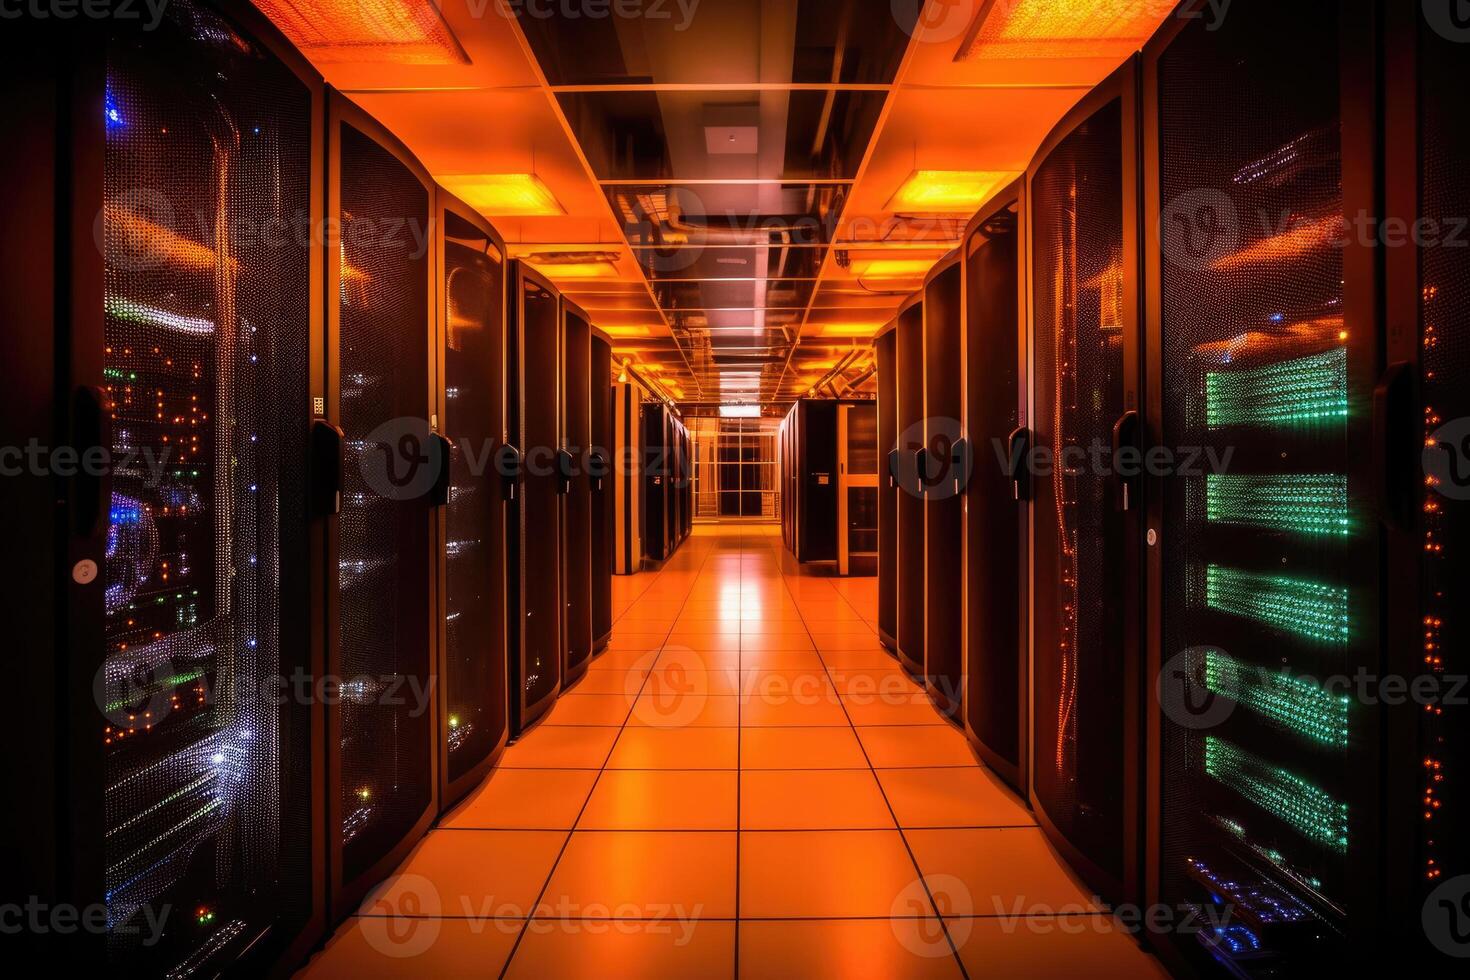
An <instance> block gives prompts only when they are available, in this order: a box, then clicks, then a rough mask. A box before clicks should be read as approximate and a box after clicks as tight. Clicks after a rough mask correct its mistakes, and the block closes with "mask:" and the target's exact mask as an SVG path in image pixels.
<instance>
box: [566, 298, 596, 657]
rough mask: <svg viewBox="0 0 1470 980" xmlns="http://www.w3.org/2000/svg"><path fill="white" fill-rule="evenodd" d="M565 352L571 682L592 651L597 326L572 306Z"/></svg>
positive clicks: (567, 577)
mask: <svg viewBox="0 0 1470 980" xmlns="http://www.w3.org/2000/svg"><path fill="white" fill-rule="evenodd" d="M565 324H566V334H565V338H564V342H565V345H566V347H565V351H564V355H563V367H562V377H563V391H564V392H565V395H564V403H563V404H564V409H565V412H566V428H565V432H564V440H565V441H564V447H565V449H566V451H567V453H568V454H569V455H570V458H571V460H572V469H571V472H570V474H568V475H567V478H566V481H567V487H566V490H567V492H566V493H565V494H564V495H563V496H564V497H565V507H566V572H565V579H566V596H565V598H564V603H565V606H566V629H567V636H566V642H565V644H564V646H565V649H566V666H565V672H566V678H565V680H566V682H567V683H570V682H571V681H572V680H573V679H574V678H575V677H577V676H579V675H580V674H581V673H582V672H583V671H585V670H586V669H587V661H588V660H589V659H590V658H591V657H592V507H593V498H592V478H591V476H589V474H588V472H587V461H588V454H589V447H590V446H591V445H592V388H591V384H590V382H589V381H588V373H589V372H590V371H591V369H592V327H591V325H590V324H589V323H588V322H587V318H586V317H585V316H583V315H582V314H580V313H578V312H576V311H574V310H572V309H570V308H568V309H567V310H566V315H565Z"/></svg>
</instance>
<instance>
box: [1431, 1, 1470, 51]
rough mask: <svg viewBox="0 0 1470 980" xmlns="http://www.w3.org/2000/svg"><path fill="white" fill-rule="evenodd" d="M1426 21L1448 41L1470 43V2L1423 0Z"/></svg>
mask: <svg viewBox="0 0 1470 980" xmlns="http://www.w3.org/2000/svg"><path fill="white" fill-rule="evenodd" d="M1423 4H1424V19H1425V20H1426V21H1428V22H1429V26H1430V27H1432V28H1433V29H1434V33H1436V34H1438V35H1439V36H1440V37H1442V38H1444V39H1445V40H1446V41H1454V42H1455V43H1457V44H1465V43H1470V0H1423Z"/></svg>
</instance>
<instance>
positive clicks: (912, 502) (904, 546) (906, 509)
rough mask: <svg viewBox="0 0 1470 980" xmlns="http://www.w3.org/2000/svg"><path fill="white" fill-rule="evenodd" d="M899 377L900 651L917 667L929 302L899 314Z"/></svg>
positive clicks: (921, 632)
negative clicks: (920, 465) (919, 459)
mask: <svg viewBox="0 0 1470 980" xmlns="http://www.w3.org/2000/svg"><path fill="white" fill-rule="evenodd" d="M897 334H898V340H897V342H896V356H895V358H894V360H895V364H896V375H897V379H898V456H899V473H900V474H901V479H900V480H899V488H898V492H897V497H898V652H899V656H901V657H902V658H903V659H904V661H905V662H906V663H907V665H908V666H909V667H910V668H911V669H913V670H916V671H917V670H922V669H923V666H924V498H923V496H922V495H921V493H920V488H919V482H918V471H917V469H916V468H915V466H916V464H915V462H914V454H915V453H916V452H918V451H919V450H921V449H923V448H924V427H923V420H924V306H923V304H922V303H920V304H916V305H915V306H913V307H911V308H910V309H908V310H906V311H905V312H903V313H900V314H899V317H898V329H897Z"/></svg>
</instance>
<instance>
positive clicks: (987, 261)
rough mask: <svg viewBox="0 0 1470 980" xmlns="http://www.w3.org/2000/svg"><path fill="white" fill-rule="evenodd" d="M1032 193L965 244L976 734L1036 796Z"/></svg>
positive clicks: (969, 654)
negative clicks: (1028, 253)
mask: <svg viewBox="0 0 1470 980" xmlns="http://www.w3.org/2000/svg"><path fill="white" fill-rule="evenodd" d="M1024 215H1025V205H1024V201H1023V183H1022V182H1021V181H1017V182H1016V183H1015V184H1012V185H1011V186H1010V187H1008V188H1006V189H1004V190H1002V191H1001V192H1000V194H998V195H997V196H996V197H995V199H994V201H993V202H992V203H991V204H989V205H987V206H986V207H985V208H983V209H982V210H981V211H980V213H979V214H977V215H976V216H975V218H974V219H973V220H972V221H971V222H970V225H969V228H968V229H967V232H966V235H965V245H964V249H965V260H964V281H963V286H964V298H963V303H962V305H963V307H964V310H965V329H964V333H963V335H962V338H961V339H962V345H963V355H962V357H961V360H962V362H963V365H964V392H963V402H964V416H963V419H962V422H963V429H964V432H965V433H966V437H967V438H968V439H969V441H970V445H971V446H972V447H973V452H972V457H973V469H972V471H971V473H970V478H969V481H968V483H967V484H966V486H965V492H964V535H963V537H964V542H965V562H964V589H963V593H964V594H963V602H964V641H963V649H964V657H965V660H964V670H965V685H964V691H965V698H964V721H965V732H966V734H968V736H969V738H970V743H971V745H973V746H974V747H975V750H976V751H977V752H978V753H979V755H980V757H981V758H982V759H984V760H985V764H986V765H987V766H989V767H990V768H991V769H992V770H993V771H994V772H995V773H996V774H997V775H999V776H1000V777H1001V778H1002V779H1004V780H1005V781H1006V782H1008V783H1010V785H1011V786H1012V787H1014V788H1015V789H1016V791H1017V792H1019V793H1020V794H1021V795H1022V796H1025V795H1026V793H1027V763H1028V762H1029V761H1030V760H1029V758H1028V753H1027V747H1028V739H1027V732H1028V729H1029V720H1030V690H1029V687H1030V685H1029V677H1028V674H1029V663H1030V637H1029V632H1030V631H1029V629H1028V625H1029V623H1028V620H1029V615H1028V601H1029V591H1030V589H1029V572H1030V551H1031V549H1030V537H1031V520H1030V518H1031V514H1030V509H1029V506H1028V503H1027V502H1028V501H1029V500H1030V498H1031V479H1030V474H1029V472H1028V470H1027V466H1028V465H1029V460H1028V459H1027V453H1028V451H1029V448H1030V430H1029V429H1028V428H1027V424H1028V422H1029V420H1030V418H1029V411H1028V405H1027V404H1026V402H1027V397H1026V395H1027V390H1028V388H1029V385H1028V383H1027V377H1028V374H1029V371H1028V368H1029V364H1028V360H1029V345H1028V344H1027V342H1026V321H1025V318H1024V317H1023V316H1022V315H1021V313H1022V311H1023V310H1024V309H1025V308H1026V287H1027V280H1026V275H1025V269H1024V267H1023V265H1022V261H1023V256H1022V248H1021V243H1022V242H1023V241H1025V237H1026V236H1025V228H1024V227H1023V224H1024Z"/></svg>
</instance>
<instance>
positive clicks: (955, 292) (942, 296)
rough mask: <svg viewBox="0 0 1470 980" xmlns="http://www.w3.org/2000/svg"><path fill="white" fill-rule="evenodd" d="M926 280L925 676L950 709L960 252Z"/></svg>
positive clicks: (955, 681)
mask: <svg viewBox="0 0 1470 980" xmlns="http://www.w3.org/2000/svg"><path fill="white" fill-rule="evenodd" d="M941 266H942V267H936V269H937V271H935V272H933V273H931V278H930V280H929V282H928V283H927V284H926V286H925V287H924V436H923V439H924V467H923V471H922V472H920V474H919V477H920V481H921V482H922V484H923V487H924V542H925V545H924V564H923V572H922V576H923V580H924V680H925V685H926V687H927V689H928V691H929V696H930V697H931V698H932V699H933V700H934V704H935V706H936V707H938V709H939V710H940V711H941V712H943V713H945V714H947V715H951V716H954V715H958V713H959V710H960V703H961V701H962V700H963V692H962V691H961V687H962V682H961V674H962V672H963V670H964V667H963V650H962V648H963V638H962V631H963V622H964V621H963V610H964V606H963V602H964V588H963V581H962V578H961V571H962V563H963V558H964V549H963V547H956V546H955V543H956V542H957V541H960V540H961V538H962V537H963V536H964V501H963V499H962V498H961V496H960V494H961V491H962V490H963V487H964V481H965V477H966V474H965V473H964V472H963V470H964V464H963V463H960V464H959V465H956V464H957V460H956V452H957V450H958V451H959V452H961V453H962V452H963V449H962V448H961V444H960V441H959V440H960V439H961V436H962V433H961V428H960V417H961V415H962V413H963V406H962V404H961V389H960V383H961V371H962V367H963V364H964V361H963V360H962V358H961V356H960V354H961V350H962V349H963V347H962V344H961V341H960V331H961V330H962V329H964V322H965V321H964V311H963V309H962V307H961V283H960V277H961V275H962V274H963V271H964V270H963V269H962V268H961V265H960V262H959V261H958V257H956V258H955V259H954V260H952V261H951V262H950V263H949V264H948V265H945V264H943V263H941Z"/></svg>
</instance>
